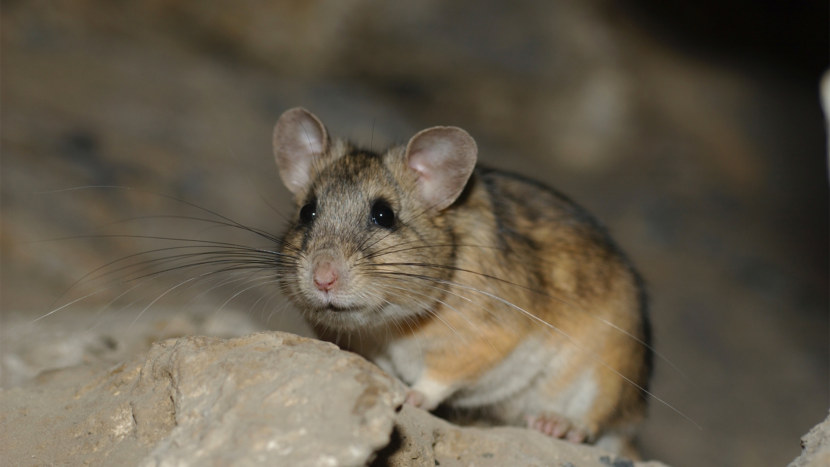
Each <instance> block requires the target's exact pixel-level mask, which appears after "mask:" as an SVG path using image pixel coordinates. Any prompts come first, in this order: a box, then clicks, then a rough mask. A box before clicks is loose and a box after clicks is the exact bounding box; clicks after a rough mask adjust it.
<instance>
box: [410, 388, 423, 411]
mask: <svg viewBox="0 0 830 467" xmlns="http://www.w3.org/2000/svg"><path fill="white" fill-rule="evenodd" d="M405 402H406V403H407V404H409V405H412V406H415V407H418V408H419V409H424V408H425V406H426V402H427V396H425V395H424V393H422V392H421V391H418V390H417V389H410V390H409V391H408V392H407V393H406V400H405Z"/></svg>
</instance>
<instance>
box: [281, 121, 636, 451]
mask: <svg viewBox="0 0 830 467" xmlns="http://www.w3.org/2000/svg"><path fill="white" fill-rule="evenodd" d="M476 151H477V149H476V146H475V142H474V141H473V139H472V137H470V136H469V135H468V134H467V133H466V132H464V130H461V129H459V128H454V127H435V128H431V129H427V130H424V131H422V132H420V133H418V134H417V135H415V136H414V137H413V138H412V139H411V140H410V141H409V144H408V145H407V146H406V147H403V146H396V147H392V148H390V149H388V150H387V151H384V152H383V153H374V152H372V151H369V150H365V149H360V148H357V147H355V146H353V145H351V144H350V143H348V142H345V141H340V140H334V141H332V140H330V139H329V136H328V133H327V131H326V129H325V127H324V126H323V124H322V123H320V121H319V120H318V119H317V118H316V117H315V116H314V115H312V114H311V113H309V112H308V111H306V110H304V109H299V108H297V109H291V110H289V111H287V112H285V113H284V114H283V115H282V116H281V117H280V119H279V121H278V122H277V125H276V127H275V131H274V152H275V156H276V159H277V164H278V166H279V168H280V175H281V177H282V179H283V181H284V182H285V183H286V186H288V188H289V189H290V190H291V191H292V192H293V193H294V195H295V198H296V201H297V208H298V214H297V217H296V221H294V222H293V223H292V225H291V226H290V227H289V228H288V229H287V231H286V233H285V235H284V237H283V239H282V241H281V253H282V257H283V259H282V262H283V264H284V265H283V266H282V267H281V272H280V278H279V280H280V283H281V287H282V289H283V290H284V292H285V293H286V295H287V296H288V297H290V298H291V299H292V300H293V302H294V303H295V304H297V306H298V307H299V308H300V310H301V311H302V312H303V313H304V315H305V317H306V318H307V319H308V321H309V322H310V323H311V324H312V325H313V326H314V327H315V329H316V330H317V331H318V332H319V333H320V334H321V336H323V337H325V338H327V339H330V340H333V341H335V342H337V343H338V344H340V345H341V346H343V347H346V348H348V349H350V350H354V351H356V352H358V353H360V354H362V355H364V356H366V357H367V358H369V359H371V360H372V361H374V362H376V363H377V364H378V365H379V366H381V367H382V368H384V369H385V370H387V371H388V372H390V373H392V374H395V375H397V376H398V377H400V378H401V379H402V380H403V381H404V382H405V383H407V384H408V385H410V387H411V393H410V395H409V397H408V402H410V403H413V404H415V405H418V406H421V407H423V408H426V409H428V410H432V409H434V408H436V407H437V406H438V405H439V404H446V405H448V406H450V407H459V408H476V409H482V410H483V411H484V412H486V414H487V416H488V417H490V418H492V419H495V420H496V421H498V422H500V423H504V424H513V425H523V424H527V425H529V426H531V427H533V428H536V429H538V430H540V431H542V432H545V433H547V434H549V435H552V436H557V437H564V438H567V439H570V440H572V441H589V442H599V443H601V444H603V445H604V446H605V447H607V448H610V449H614V450H618V451H619V450H626V449H628V444H629V442H630V440H631V436H632V434H633V428H634V427H635V426H636V424H637V423H638V422H639V421H640V420H641V419H642V417H643V416H644V413H645V409H646V394H647V386H648V380H649V377H650V373H651V366H652V363H651V359H652V356H651V350H650V346H649V340H650V330H649V323H648V319H647V313H646V300H645V294H644V291H643V285H642V281H641V279H640V277H639V276H638V274H637V273H636V272H635V271H634V269H633V268H632V266H631V265H630V263H629V262H628V260H627V259H626V258H625V256H624V255H623V254H622V253H621V251H620V250H619V248H618V247H617V246H616V245H615V244H614V242H613V241H612V240H611V238H610V237H609V236H608V235H607V233H606V232H605V230H604V229H603V228H602V227H601V226H600V225H599V224H598V223H597V221H596V220H594V218H593V217H592V216H591V215H590V214H588V213H587V212H586V211H585V210H583V209H582V208H580V207H578V206H577V205H576V204H574V203H573V202H571V201H570V200H568V199H567V198H565V197H564V196H562V195H561V194H559V193H557V192H555V191H553V190H551V189H549V188H547V187H545V186H543V185H541V184H539V183H537V182H534V181H531V180H528V179H525V178H522V177H519V176H516V175H511V174H507V173H504V172H500V171H496V170H492V169H487V168H480V167H479V168H473V166H474V164H475V160H476ZM384 203H385V204H384ZM385 207H386V208H388V209H390V210H391V212H392V215H390V214H389V213H388V211H383V209H384V208H385ZM381 211H383V212H381ZM375 215H377V216H379V217H382V216H383V215H385V216H386V220H385V221H378V220H377V218H375V219H374V220H373V216H375ZM377 216H376V217H377ZM391 216H394V223H393V224H392V225H385V223H386V224H388V221H389V219H390V218H391Z"/></svg>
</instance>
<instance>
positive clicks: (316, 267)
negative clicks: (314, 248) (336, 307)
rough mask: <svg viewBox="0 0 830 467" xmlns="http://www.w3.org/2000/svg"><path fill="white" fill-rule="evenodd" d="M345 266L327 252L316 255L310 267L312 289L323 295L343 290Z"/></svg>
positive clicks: (345, 274) (345, 275)
mask: <svg viewBox="0 0 830 467" xmlns="http://www.w3.org/2000/svg"><path fill="white" fill-rule="evenodd" d="M346 277H347V273H346V264H345V261H344V260H343V259H338V258H337V257H336V256H335V255H333V254H331V253H329V252H323V253H319V254H317V255H316V257H315V258H314V260H313V261H312V265H311V280H312V282H313V283H314V287H315V288H316V289H317V290H319V291H320V292H323V293H335V292H337V291H338V290H343V288H344V287H345V283H346Z"/></svg>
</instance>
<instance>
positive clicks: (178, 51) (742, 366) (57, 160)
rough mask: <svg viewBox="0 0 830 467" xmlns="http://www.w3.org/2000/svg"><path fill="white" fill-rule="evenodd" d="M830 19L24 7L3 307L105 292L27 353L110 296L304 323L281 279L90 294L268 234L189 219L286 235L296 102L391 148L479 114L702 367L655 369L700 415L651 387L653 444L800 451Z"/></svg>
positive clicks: (386, 7) (9, 20) (323, 7)
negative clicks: (578, 217)
mask: <svg viewBox="0 0 830 467" xmlns="http://www.w3.org/2000/svg"><path fill="white" fill-rule="evenodd" d="M652 3H655V5H652ZM827 18H828V15H827V4H826V2H820V1H802V2H784V1H780V2H763V3H759V2H751V1H749V0H737V1H731V2H714V1H711V2H710V1H702V2H694V3H688V4H684V5H680V4H676V3H674V2H659V3H658V2H642V1H638V0H627V1H622V2H610V1H603V0H591V1H555V2H534V1H518V2H511V3H510V4H507V3H503V2H492V1H485V2H472V1H459V2H438V1H421V2H408V3H406V4H404V3H402V2H399V3H392V2H383V1H379V0H313V1H280V2H261V1H255V0H247V1H239V2H233V3H231V2H227V3H224V2H197V1H188V0H182V1H172V0H149V1H144V2H123V1H120V2H110V1H103V0H83V1H75V2H47V1H39V0H30V1H6V2H4V3H3V5H2V24H0V26H2V51H1V52H2V53H1V54H0V60H2V62H0V65H1V66H2V68H1V69H0V71H2V76H0V78H1V80H0V81H1V82H0V85H2V108H0V112H2V121H1V122H0V123H2V128H0V130H1V131H2V147H1V148H0V149H1V150H2V174H1V175H2V231H1V233H2V244H1V245H0V246H2V250H0V253H2V270H0V274H2V276H1V277H0V278H1V279H2V282H0V285H1V286H2V289H1V290H0V294H1V295H0V311H2V314H0V317H2V318H3V319H4V321H6V322H8V317H9V316H10V315H11V314H12V313H15V314H20V313H25V314H26V315H27V316H30V317H31V318H32V319H34V318H36V317H38V316H42V315H44V314H46V313H48V312H49V311H51V310H54V309H56V308H57V307H60V306H62V305H64V304H69V303H73V301H74V300H77V299H82V300H79V301H78V302H77V303H74V304H73V305H72V306H68V307H66V308H63V309H61V310H60V311H59V312H58V313H55V314H54V315H51V316H48V317H45V318H44V319H42V320H40V321H38V322H36V323H33V324H32V325H31V326H29V327H27V328H26V329H27V331H26V333H28V334H26V335H23V336H18V337H20V338H22V339H25V340H27V341H28V342H29V345H32V343H37V342H38V341H39V340H43V341H45V340H47V339H49V338H50V337H49V334H48V333H41V334H38V332H39V330H41V331H42V330H44V329H48V328H50V324H49V323H50V320H53V321H51V323H61V322H64V321H62V320H71V319H73V318H72V316H73V313H76V312H77V313H80V311H77V310H78V308H85V309H89V308H91V307H101V308H100V309H101V310H103V311H102V315H101V316H102V318H100V319H105V318H104V317H107V318H108V319H109V318H112V319H116V320H118V319H120V320H123V323H124V325H123V326H130V323H132V322H133V321H135V320H140V319H141V313H140V310H142V309H143V308H144V307H146V306H147V305H153V306H162V304H163V306H165V307H175V306H192V305H193V304H194V303H200V304H205V303H207V304H209V305H212V306H213V307H214V308H216V307H220V306H223V307H229V308H235V309H240V310H244V311H246V312H248V313H250V314H251V315H252V316H254V317H255V318H256V319H258V320H260V321H261V322H262V323H263V324H264V325H267V326H269V327H272V328H276V329H289V330H302V327H301V325H299V324H297V323H296V321H295V320H294V319H293V315H292V314H291V312H290V310H288V309H286V307H285V304H284V303H282V302H281V301H280V299H279V298H277V297H275V294H274V290H273V289H269V288H268V285H267V284H265V285H263V286H262V287H259V288H255V289H252V290H249V291H246V292H245V293H242V294H240V295H238V296H237V295H236V294H237V293H238V292H241V291H242V290H243V289H244V288H245V287H247V286H248V284H250V285H254V284H253V283H247V282H246V283H244V286H243V283H241V282H229V280H230V279H228V278H227V277H223V278H218V276H217V277H213V276H210V277H208V278H207V279H206V280H205V281H199V282H200V283H199V284H191V283H186V284H183V286H180V287H175V286H176V285H177V284H179V283H182V281H186V280H187V279H188V278H192V277H193V274H194V273H193V271H179V272H178V273H175V272H171V273H169V274H162V275H160V276H158V277H155V278H146V279H142V280H141V281H130V282H124V281H120V280H119V279H123V278H124V277H126V276H125V274H120V275H119V274H118V273H113V274H110V275H107V276H103V277H101V278H98V279H96V278H95V277H87V278H86V279H85V280H82V281H81V282H79V283H76V281H78V280H79V279H81V278H82V277H84V275H85V274H87V273H90V272H92V271H95V270H96V268H97V267H99V266H101V265H104V264H106V263H109V262H111V261H113V260H116V259H118V258H121V257H125V256H128V255H133V254H136V253H138V252H141V251H143V250H146V249H148V248H166V247H170V246H177V245H178V243H177V242H175V241H153V240H151V239H148V238H135V237H137V236H142V237H148V236H164V237H180V238H190V239H213V240H222V241H230V242H240V243H243V242H244V243H246V244H256V245H261V246H267V242H265V241H264V240H261V239H256V238H254V237H252V236H250V235H246V234H245V233H244V232H241V231H239V229H221V228H216V227H211V226H210V225H207V224H206V223H205V222H200V221H196V220H192V219H191V220H188V219H185V218H182V216H186V217H208V216H209V214H208V213H206V212H204V211H202V210H200V209H199V208H196V207H193V206H191V205H189V204H187V203H194V204H196V205H198V206H200V207H204V208H206V209H210V210H212V211H216V212H219V213H222V214H224V215H227V216H230V217H232V218H233V219H234V220H236V221H239V222H241V223H243V224H246V225H251V226H256V227H259V228H263V229H266V230H269V231H272V232H279V229H280V228H281V226H282V225H283V223H284V217H283V216H285V215H286V214H287V213H290V212H291V209H290V208H289V198H288V193H287V191H286V190H285V189H284V188H283V187H282V186H281V184H280V183H279V180H278V177H277V174H276V169H275V168H274V166H273V159H272V156H271V148H270V144H271V139H270V138H271V135H270V132H271V127H272V125H273V123H274V121H275V120H276V118H277V117H278V116H279V114H280V113H281V112H282V111H284V110H285V109H287V108H289V107H293V106H296V105H302V106H304V107H307V108H309V109H311V110H312V111H313V112H315V113H316V114H317V115H318V116H320V117H321V118H322V120H323V121H324V122H325V123H326V124H327V125H328V126H329V128H330V130H331V132H332V134H336V135H343V136H347V137H350V138H352V139H354V140H356V141H358V142H360V143H363V144H365V145H371V146H373V147H375V148H380V147H382V146H384V145H385V144H388V143H390V142H396V141H406V140H407V139H408V138H409V136H411V135H412V134H414V132H415V131H417V130H419V129H421V128H424V127H427V126H432V125H436V124H453V125H459V126H462V127H464V128H466V129H467V130H468V131H470V133H471V134H473V135H474V136H475V137H476V139H477V141H478V142H479V146H480V157H481V159H482V160H483V161H485V162H487V163H489V164H490V165H493V166H497V167H502V168H509V169H511V170H514V171H518V172H521V173H524V174H527V175H531V176H533V177H534V178H537V179H539V180H542V181H544V182H546V183H548V184H550V185H553V186H555V187H557V188H558V189H560V190H562V191H564V192H566V193H568V194H570V195H571V196H572V197H573V198H575V199H576V200H578V201H579V202H580V203H581V204H583V205H585V206H586V207H588V208H589V209H590V210H591V211H593V212H594V213H595V214H597V215H598V217H600V218H601V219H602V220H603V221H604V222H605V223H606V225H607V226H608V227H609V228H610V230H611V231H612V233H613V234H614V235H615V236H616V238H617V239H618V241H619V243H620V244H621V245H622V246H623V247H624V248H625V249H626V250H627V251H628V253H629V254H630V256H631V257H632V258H633V260H634V261H635V263H636V264H637V265H638V266H639V267H640V269H641V271H642V272H643V274H644V276H645V277H646V279H647V281H648V283H649V288H650V292H651V296H652V318H653V324H654V328H655V335H656V346H657V348H658V350H659V351H660V352H661V353H662V354H664V355H665V356H666V357H667V358H668V359H669V360H670V361H671V362H672V363H673V364H674V365H675V366H676V367H678V368H679V369H680V371H677V370H675V369H674V368H672V366H671V365H669V364H667V363H665V362H664V361H662V360H660V361H658V367H657V372H656V376H655V380H654V384H653V392H654V393H655V394H656V395H658V396H659V397H660V398H661V399H663V400H665V401H667V402H668V403H669V404H671V405H672V406H673V407H675V408H676V409H677V410H678V411H681V412H682V413H683V414H685V415H686V416H688V417H689V418H691V419H693V420H694V423H692V422H689V421H687V420H686V419H685V418H684V417H683V416H681V415H678V414H677V413H676V412H675V411H673V410H671V409H669V408H667V407H666V406H665V405H663V404H661V403H659V402H657V401H654V403H653V404H652V409H651V416H650V419H649V421H648V422H647V425H646V427H645V432H644V435H643V446H644V451H645V454H646V456H647V457H649V458H655V459H660V460H662V461H665V462H667V463H673V464H678V465H781V464H783V463H785V462H788V461H789V460H791V459H793V458H794V457H795V456H796V455H797V454H798V452H799V441H798V440H799V437H800V436H801V435H802V434H804V433H805V432H807V431H808V430H809V428H810V427H811V426H813V425H815V424H816V423H818V422H819V421H821V420H822V419H823V418H824V416H825V414H826V410H827V407H828V395H830V391H828V373H827V370H828V366H829V365H828V313H827V311H828V186H827V166H826V158H825V155H824V154H825V153H824V133H823V126H822V117H821V113H820V109H819V105H818V98H817V84H818V80H819V76H820V74H821V72H822V70H823V69H824V67H826V65H827V61H828V60H827V52H828V47H827V38H828V34H827ZM79 187H88V188H79ZM89 187H118V188H89ZM160 194H164V195H166V196H161V195H160ZM173 197H175V198H177V199H181V200H185V201H186V202H187V203H185V202H179V201H176V200H174V199H172V198H173ZM162 216H179V218H178V219H175V218H171V217H162ZM125 235H126V236H125ZM68 237H72V238H68ZM143 258H144V257H143V256H138V257H133V260H132V261H133V263H132V264H135V261H137V260H139V259H143ZM119 264H123V263H117V264H116V266H115V267H118V266H119ZM113 268H114V267H112V266H111V267H110V270H112V269H113ZM93 276H95V274H93ZM230 277H231V278H234V277H238V276H233V275H230ZM191 285H198V287H196V286H193V287H191ZM174 287H175V288H174ZM165 292H166V293H165ZM162 294H164V295H162ZM157 298H158V299H159V300H158V302H155V300H156V299H157ZM134 306H138V308H137V309H136V308H134ZM96 309H98V308H96ZM119 310H121V311H120V312H119ZM136 310H138V311H136ZM119 313H120V314H119ZM58 316H59V317H58ZM113 317H114V318H113ZM8 346H9V344H8V339H7V342H6V343H5V344H4V351H6V352H8V351H10V349H9V348H8ZM3 376H4V382H5V383H8V381H9V377H8V371H5V372H4V373H3ZM5 383H4V384H5ZM695 423H697V424H699V425H700V426H701V429H698V428H697V427H696V426H695Z"/></svg>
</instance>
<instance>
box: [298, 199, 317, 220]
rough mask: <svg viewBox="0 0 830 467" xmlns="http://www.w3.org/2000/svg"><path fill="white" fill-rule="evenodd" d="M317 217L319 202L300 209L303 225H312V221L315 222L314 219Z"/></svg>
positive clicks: (313, 202) (312, 202)
mask: <svg viewBox="0 0 830 467" xmlns="http://www.w3.org/2000/svg"><path fill="white" fill-rule="evenodd" d="M316 215H317V200H314V201H311V202H310V203H308V204H306V205H305V206H303V208H302V209H300V222H302V223H303V224H310V223H311V221H313V220H314V217H315V216H316Z"/></svg>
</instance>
